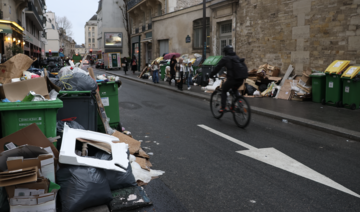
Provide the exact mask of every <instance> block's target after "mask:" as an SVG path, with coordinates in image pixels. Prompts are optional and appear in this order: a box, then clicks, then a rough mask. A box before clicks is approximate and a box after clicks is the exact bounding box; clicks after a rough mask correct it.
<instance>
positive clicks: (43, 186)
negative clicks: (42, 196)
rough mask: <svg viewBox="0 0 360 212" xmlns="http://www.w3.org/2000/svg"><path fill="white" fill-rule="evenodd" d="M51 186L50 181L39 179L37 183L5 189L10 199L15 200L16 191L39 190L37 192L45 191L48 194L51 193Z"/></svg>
mask: <svg viewBox="0 0 360 212" xmlns="http://www.w3.org/2000/svg"><path fill="white" fill-rule="evenodd" d="M49 185H50V181H49V180H48V179H45V178H38V180H37V181H36V182H33V183H24V184H18V185H12V186H7V187H5V189H6V193H7V195H8V197H9V198H13V197H14V194H15V189H19V188H25V189H37V190H39V189H44V190H45V193H47V192H48V191H49Z"/></svg>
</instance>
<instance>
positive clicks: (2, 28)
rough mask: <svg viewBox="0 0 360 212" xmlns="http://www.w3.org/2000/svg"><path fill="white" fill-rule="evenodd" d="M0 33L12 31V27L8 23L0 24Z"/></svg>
mask: <svg viewBox="0 0 360 212" xmlns="http://www.w3.org/2000/svg"><path fill="white" fill-rule="evenodd" d="M0 33H10V34H11V33H12V29H11V26H10V25H7V24H0Z"/></svg>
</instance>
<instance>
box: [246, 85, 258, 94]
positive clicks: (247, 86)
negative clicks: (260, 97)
mask: <svg viewBox="0 0 360 212" xmlns="http://www.w3.org/2000/svg"><path fill="white" fill-rule="evenodd" d="M255 91H256V88H254V87H253V86H251V85H249V84H246V93H247V94H248V95H250V96H252V95H254V92H255Z"/></svg>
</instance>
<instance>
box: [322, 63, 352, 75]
mask: <svg viewBox="0 0 360 212" xmlns="http://www.w3.org/2000/svg"><path fill="white" fill-rule="evenodd" d="M349 64H350V61H349V60H335V61H334V62H333V63H331V65H330V66H329V67H328V68H327V69H326V70H325V73H327V74H340V73H341V72H342V71H344V70H345V69H346V68H347V67H348V65H349Z"/></svg>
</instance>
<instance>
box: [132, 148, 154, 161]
mask: <svg viewBox="0 0 360 212" xmlns="http://www.w3.org/2000/svg"><path fill="white" fill-rule="evenodd" d="M135 155H136V156H138V157H142V158H147V159H149V158H150V156H149V155H148V154H146V152H145V151H144V150H143V149H141V148H140V149H139V152H137V153H135Z"/></svg>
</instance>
